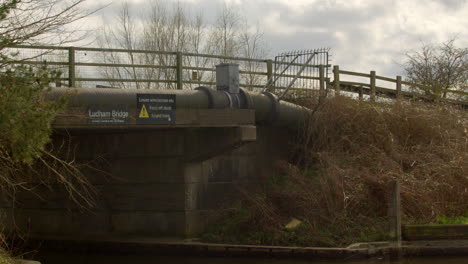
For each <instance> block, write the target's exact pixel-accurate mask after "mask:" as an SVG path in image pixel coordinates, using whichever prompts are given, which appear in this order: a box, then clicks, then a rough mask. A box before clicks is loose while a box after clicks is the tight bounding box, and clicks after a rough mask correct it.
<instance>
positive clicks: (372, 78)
mask: <svg viewBox="0 0 468 264" xmlns="http://www.w3.org/2000/svg"><path fill="white" fill-rule="evenodd" d="M375 75H376V74H375V71H371V72H370V100H371V102H375Z"/></svg>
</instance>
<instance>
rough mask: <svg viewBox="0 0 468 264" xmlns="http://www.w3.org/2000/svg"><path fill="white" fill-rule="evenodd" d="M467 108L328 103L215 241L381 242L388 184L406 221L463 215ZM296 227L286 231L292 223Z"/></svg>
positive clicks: (467, 187)
mask: <svg viewBox="0 0 468 264" xmlns="http://www.w3.org/2000/svg"><path fill="white" fill-rule="evenodd" d="M467 134H468V119H467V112H466V110H457V109H455V108H451V107H445V106H440V105H421V104H416V103H406V102H405V103H399V104H376V103H369V102H363V101H357V100H354V99H350V98H345V97H335V98H331V99H327V100H325V101H324V102H323V104H321V105H320V106H319V107H317V109H316V111H315V112H314V114H313V115H312V116H311V117H310V122H309V123H308V125H306V126H305V128H304V129H303V130H302V131H301V133H300V134H299V136H298V137H297V139H296V140H295V142H294V145H295V155H292V156H293V157H295V158H293V160H289V161H286V160H282V161H278V162H277V163H276V164H275V165H274V166H275V167H276V168H277V169H278V170H279V171H281V173H279V175H268V177H267V181H266V183H265V185H264V186H262V188H260V189H259V190H257V192H258V195H251V192H249V195H245V197H246V198H245V200H244V201H243V202H242V203H241V204H239V205H238V207H237V208H236V210H233V211H230V212H229V215H228V218H227V219H228V220H226V225H224V226H223V227H221V228H218V229H217V230H215V231H214V232H212V233H210V234H209V235H208V236H207V238H208V239H211V240H214V241H224V242H240V243H262V244H289V245H302V246H313V245H315V246H343V245H347V244H349V243H352V242H357V241H366V240H367V241H369V240H381V239H385V238H386V236H387V233H386V232H387V208H388V207H387V201H388V199H387V197H388V194H389V191H390V188H389V187H390V183H391V182H392V181H394V180H399V181H400V182H401V189H402V210H403V215H404V219H403V221H404V223H429V222H433V221H434V220H435V219H436V218H437V217H440V216H447V217H451V216H461V215H464V214H466V213H467V212H468V202H467V201H468V137H467ZM293 217H294V218H297V219H300V220H301V221H302V222H303V224H302V225H301V226H300V227H299V228H297V229H295V230H294V229H293V230H286V229H285V228H284V225H285V224H287V223H288V222H289V221H290V220H291V218H293Z"/></svg>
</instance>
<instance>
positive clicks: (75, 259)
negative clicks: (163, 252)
mask: <svg viewBox="0 0 468 264" xmlns="http://www.w3.org/2000/svg"><path fill="white" fill-rule="evenodd" d="M36 260H39V261H40V262H41V263H42V264H106V263H109V264H130V263H132V264H133V263H135V264H155V263H161V264H172V263H174V264H310V263H313V264H344V263H346V264H386V263H392V264H468V256H467V257H424V258H405V259H402V260H398V261H395V260H389V259H385V258H373V259H367V260H360V261H323V260H296V259H272V258H221V257H177V256H170V257H168V256H153V255H103V254H89V255H78V254H64V253H53V252H48V253H41V254H40V255H38V256H37V257H36Z"/></svg>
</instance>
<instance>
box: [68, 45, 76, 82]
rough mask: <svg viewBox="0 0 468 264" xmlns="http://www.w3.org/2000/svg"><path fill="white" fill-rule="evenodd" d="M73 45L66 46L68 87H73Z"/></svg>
mask: <svg viewBox="0 0 468 264" xmlns="http://www.w3.org/2000/svg"><path fill="white" fill-rule="evenodd" d="M75 84H76V81H75V47H69V48H68V87H75Z"/></svg>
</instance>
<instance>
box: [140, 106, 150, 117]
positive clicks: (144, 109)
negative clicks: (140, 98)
mask: <svg viewBox="0 0 468 264" xmlns="http://www.w3.org/2000/svg"><path fill="white" fill-rule="evenodd" d="M138 117H139V118H149V115H148V111H146V107H145V105H143V106H142V107H141V111H140V115H139V116H138Z"/></svg>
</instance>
